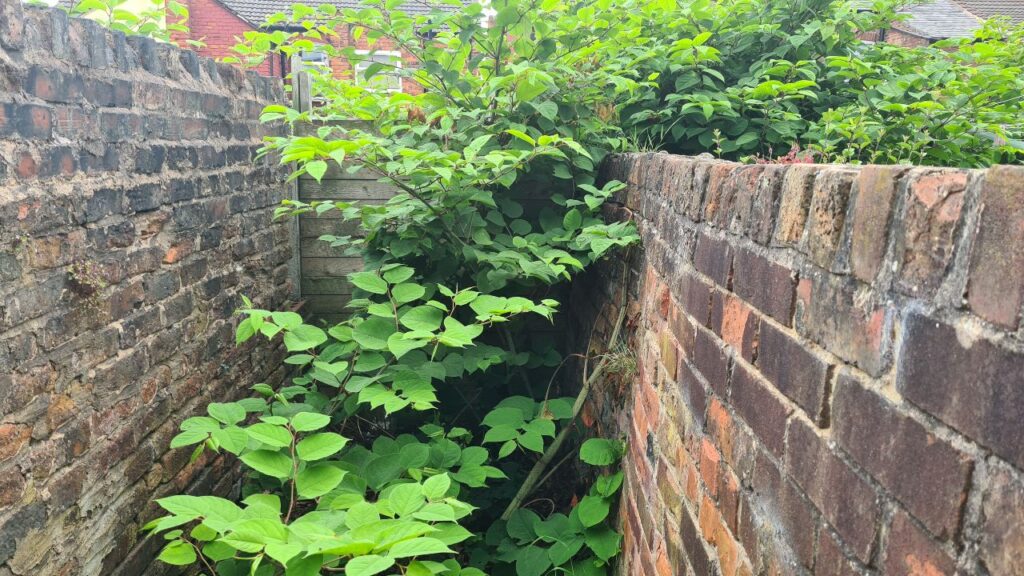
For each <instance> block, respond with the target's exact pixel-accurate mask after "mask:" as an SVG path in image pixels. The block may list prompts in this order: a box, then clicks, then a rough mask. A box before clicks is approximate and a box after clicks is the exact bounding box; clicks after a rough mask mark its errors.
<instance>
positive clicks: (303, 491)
mask: <svg viewBox="0 0 1024 576" xmlns="http://www.w3.org/2000/svg"><path fill="white" fill-rule="evenodd" d="M344 477H345V472H344V471H343V470H340V469H339V468H336V467H334V466H332V465H330V464H317V465H315V466H310V467H309V468H306V469H305V470H303V471H301V472H299V475H298V476H297V477H296V478H295V489H296V491H297V492H298V494H299V496H301V497H303V498H319V497H320V496H323V495H324V494H327V493H328V492H330V491H331V490H334V489H335V488H336V487H337V486H338V484H340V483H341V480H342V478H344Z"/></svg>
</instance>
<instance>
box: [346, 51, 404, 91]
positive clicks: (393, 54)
mask: <svg viewBox="0 0 1024 576" xmlns="http://www.w3.org/2000/svg"><path fill="white" fill-rule="evenodd" d="M356 54H357V55H359V56H370V57H371V58H372V57H373V56H388V57H390V58H391V59H392V60H393V61H394V63H395V68H398V69H401V68H402V53H401V52H399V51H397V50H356ZM372 63H373V60H371V59H369V58H368V59H366V60H360V61H359V62H356V63H355V65H354V66H353V67H352V76H353V79H354V80H355V83H356V84H359V85H362V84H363V82H365V80H364V79H363V77H362V74H361V72H362V71H363V70H366V69H367V68H368V67H369V66H370V64H372ZM389 76H392V77H394V78H397V79H398V87H397V88H388V89H387V91H388V92H401V91H402V88H403V85H402V81H403V78H402V76H401V75H400V74H394V75H391V74H389Z"/></svg>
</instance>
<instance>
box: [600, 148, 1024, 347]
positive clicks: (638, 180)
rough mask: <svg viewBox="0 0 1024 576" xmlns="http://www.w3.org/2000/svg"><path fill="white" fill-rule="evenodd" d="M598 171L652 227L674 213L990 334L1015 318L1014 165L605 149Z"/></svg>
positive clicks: (1014, 323)
mask: <svg viewBox="0 0 1024 576" xmlns="http://www.w3.org/2000/svg"><path fill="white" fill-rule="evenodd" d="M602 176H603V178H604V179H605V180H611V179H615V180H619V181H622V182H625V183H627V189H626V190H625V191H624V192H623V193H621V194H619V195H618V199H619V201H620V202H622V203H624V204H625V205H626V207H627V208H629V209H631V210H632V211H633V212H634V214H636V215H637V217H638V218H639V219H640V220H642V221H647V222H649V223H651V224H652V225H655V226H664V225H665V224H667V223H669V222H672V221H673V220H672V218H681V219H683V220H686V221H689V222H692V223H698V224H701V225H706V226H709V227H711V228H713V229H715V230H717V231H718V233H721V234H725V235H728V236H730V237H735V238H743V239H744V240H743V241H744V242H748V241H749V242H752V243H753V244H755V245H761V246H762V247H763V248H765V249H769V250H777V249H786V250H790V251H795V252H797V253H800V254H802V256H797V258H798V260H799V261H801V262H804V263H805V265H806V266H811V267H813V268H815V269H818V270H821V271H824V272H826V273H829V274H830V275H832V276H842V277H848V278H850V279H851V280H854V281H856V285H859V286H868V287H871V288H872V289H873V292H874V293H875V294H877V295H879V297H881V295H886V294H893V295H900V296H901V297H904V298H911V299H915V300H918V301H923V302H927V303H928V304H929V306H930V307H935V308H938V309H944V310H948V311H969V312H970V313H971V316H973V317H974V318H975V319H977V320H980V321H982V322H983V323H985V324H986V325H988V326H990V327H991V328H993V329H994V330H995V331H997V332H1003V333H1006V332H1009V333H1011V334H1014V333H1016V331H1017V329H1018V328H1019V327H1020V326H1021V325H1022V315H1024V166H1002V165H998V166H992V167H990V168H987V169H965V168H952V167H930V166H883V165H843V164H791V165H782V164H740V163H737V162H731V161H725V160H720V159H716V158H713V157H711V156H710V155H702V156H696V157H695V156H680V155H673V154H668V153H664V152H656V153H629V154H615V155H611V156H609V157H608V158H607V159H606V161H605V164H604V165H603V166H602ZM663 232H664V231H663ZM737 241H739V240H737ZM1018 338H1019V335H1018Z"/></svg>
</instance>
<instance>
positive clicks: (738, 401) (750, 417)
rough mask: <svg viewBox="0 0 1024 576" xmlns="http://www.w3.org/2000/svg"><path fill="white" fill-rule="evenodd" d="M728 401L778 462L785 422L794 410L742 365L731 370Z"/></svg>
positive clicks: (738, 363) (783, 444)
mask: <svg viewBox="0 0 1024 576" xmlns="http://www.w3.org/2000/svg"><path fill="white" fill-rule="evenodd" d="M729 400H730V402H731V404H732V406H733V407H734V408H735V409H736V413H737V414H739V415H740V417H741V418H743V420H744V421H745V422H746V423H747V425H748V426H750V428H751V430H753V431H754V434H755V435H756V436H757V438H758V440H760V441H761V443H762V444H763V445H764V446H765V447H766V448H767V449H768V450H769V452H771V453H772V454H773V455H775V457H776V458H781V457H782V454H783V450H784V447H785V438H786V420H787V419H788V418H789V415H790V414H792V413H793V408H791V407H790V406H789V405H788V404H787V403H786V402H785V401H784V400H782V399H781V398H778V397H777V396H776V395H775V394H774V393H773V392H772V391H771V388H770V386H769V385H768V384H767V382H764V381H763V380H762V379H761V378H760V377H758V376H757V375H756V372H755V371H754V370H752V369H750V368H747V367H746V365H745V364H743V363H742V362H737V363H736V365H735V366H734V367H733V373H732V390H731V396H730V397H729Z"/></svg>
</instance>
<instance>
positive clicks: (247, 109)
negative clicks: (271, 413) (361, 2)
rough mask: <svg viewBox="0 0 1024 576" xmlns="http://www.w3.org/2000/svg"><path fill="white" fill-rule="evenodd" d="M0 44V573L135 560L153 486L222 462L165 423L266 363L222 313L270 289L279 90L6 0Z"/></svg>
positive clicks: (122, 567)
mask: <svg viewBox="0 0 1024 576" xmlns="http://www.w3.org/2000/svg"><path fill="white" fill-rule="evenodd" d="M23 10H24V13H23V12H22V11H23ZM0 47H2V49H0V66H2V68H3V75H2V80H0V575H2V576H11V575H12V574H13V575H33V576H48V575H57V574H59V575H67V576H86V575H98V574H103V575H123V576H135V575H137V574H142V573H143V572H144V571H145V570H146V566H147V565H148V563H149V561H150V560H151V558H152V557H153V554H154V551H155V550H157V549H158V547H159V545H160V541H159V540H149V541H146V542H140V537H139V533H138V527H139V526H140V523H141V522H143V521H145V520H148V519H149V518H151V517H152V516H154V515H155V508H154V505H153V504H152V502H151V500H152V499H153V498H154V497H159V496H161V495H164V494H168V493H176V492H181V491H198V492H204V493H205V492H210V491H216V492H225V491H227V490H229V489H230V488H231V486H232V484H233V482H234V480H235V477H236V476H235V474H234V471H233V469H232V468H231V467H230V465H229V464H228V463H227V462H226V461H221V460H211V459H209V458H205V457H204V458H203V459H201V460H199V461H198V462H196V463H194V464H189V462H188V460H189V451H188V450H175V451H170V450H168V443H169V441H170V439H171V437H172V436H173V435H174V434H175V433H176V431H177V426H178V423H179V422H181V420H183V419H184V418H185V417H187V416H190V415H193V414H195V413H197V412H199V411H200V410H201V409H202V407H203V406H205V404H206V403H208V402H210V401H213V400H217V399H222V398H226V397H234V396H238V395H241V394H245V393H246V391H247V389H248V387H249V386H251V385H252V384H254V383H256V382H262V381H269V382H273V381H276V380H278V379H279V378H280V374H276V373H273V370H274V369H275V368H276V367H277V366H278V362H277V361H276V359H277V356H278V355H277V354H275V353H274V352H273V351H268V349H267V348H266V347H262V348H253V347H242V348H236V347H234V345H233V342H234V339H233V336H232V332H233V319H232V317H231V315H232V311H233V310H234V309H235V307H236V306H238V305H239V300H240V296H239V295H240V294H245V295H248V296H250V297H252V298H253V299H254V300H255V301H256V302H258V303H259V304H263V305H265V306H279V305H282V303H283V302H284V300H285V298H286V297H287V295H288V293H289V291H290V289H291V288H290V286H289V280H288V273H287V270H288V266H287V261H288V259H289V258H290V255H291V247H290V244H289V237H290V236H289V230H288V229H287V228H286V225H284V224H276V225H272V224H271V212H272V210H273V207H274V206H275V205H276V204H277V203H278V201H279V200H280V199H281V197H282V195H283V194H284V193H285V191H286V187H285V186H284V185H283V184H282V181H283V178H282V176H283V174H280V173H279V172H278V171H276V170H274V169H272V168H271V167H270V164H269V163H268V162H267V161H265V160H264V161H258V162H256V163H254V162H253V156H254V152H255V150H256V149H257V147H258V145H259V142H260V141H261V139H262V137H263V135H264V129H263V128H262V127H261V126H260V125H259V123H258V121H257V117H258V112H259V110H260V109H261V108H262V106H263V105H264V104H265V103H267V102H269V101H273V100H279V99H281V98H282V97H283V94H282V90H281V87H280V85H279V84H278V83H277V82H276V81H274V80H272V79H268V78H263V77H259V76H257V75H244V74H243V73H241V72H239V71H238V70H237V69H235V68H232V67H230V66H224V65H217V64H215V63H214V62H213V61H211V60H209V59H205V58H200V57H197V56H196V55H195V54H194V53H192V52H187V51H182V50H179V49H176V48H173V47H171V46H168V45H162V44H157V43H154V42H152V41H150V40H146V39H143V38H126V37H125V36H124V35H122V34H119V33H111V32H109V31H106V30H104V29H102V28H100V27H99V26H98V25H96V24H94V23H92V22H89V21H85V20H70V21H69V19H68V18H67V16H66V15H65V14H64V13H63V12H60V11H57V10H49V9H37V8H27V7H26V8H23V7H22V5H21V4H20V3H19V2H17V0H4V1H3V2H0ZM157 571H158V570H155V571H153V572H152V573H156V572H157ZM147 573H149V572H147Z"/></svg>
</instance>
